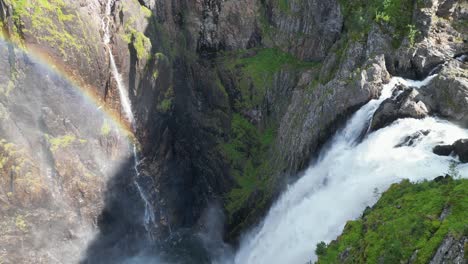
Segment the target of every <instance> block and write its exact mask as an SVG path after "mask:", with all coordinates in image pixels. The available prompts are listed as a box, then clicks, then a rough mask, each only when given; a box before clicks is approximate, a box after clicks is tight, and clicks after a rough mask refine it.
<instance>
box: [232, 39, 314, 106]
mask: <svg viewBox="0 0 468 264" xmlns="http://www.w3.org/2000/svg"><path fill="white" fill-rule="evenodd" d="M225 60H227V62H226V64H227V65H228V67H229V68H230V69H231V70H232V71H234V70H238V69H241V72H240V78H239V85H238V87H239V89H240V92H241V95H242V98H241V99H242V100H239V101H238V105H237V106H238V107H240V108H241V109H252V108H255V107H258V106H259V105H260V104H261V103H262V101H263V99H264V98H265V93H266V91H267V89H268V88H269V87H271V85H272V82H273V78H274V76H275V74H277V73H278V72H280V71H281V70H298V69H299V70H301V69H307V68H314V67H317V66H318V63H317V62H305V61H301V60H299V59H297V58H296V57H294V56H293V55H291V54H289V53H286V52H283V51H281V50H279V49H276V48H265V49H260V50H257V51H256V54H255V55H253V56H247V54H246V52H244V53H242V52H241V53H236V54H234V56H232V55H231V56H230V55H229V54H228V55H227V56H226V58H225Z"/></svg>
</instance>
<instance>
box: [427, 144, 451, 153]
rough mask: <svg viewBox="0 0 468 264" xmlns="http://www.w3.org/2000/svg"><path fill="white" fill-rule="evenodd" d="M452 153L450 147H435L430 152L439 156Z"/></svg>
mask: <svg viewBox="0 0 468 264" xmlns="http://www.w3.org/2000/svg"><path fill="white" fill-rule="evenodd" d="M452 151H453V146H452V145H437V146H435V147H434V148H433V149H432V152H434V154H436V155H439V156H449V155H450V154H451V153H452Z"/></svg>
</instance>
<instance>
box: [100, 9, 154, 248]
mask: <svg viewBox="0 0 468 264" xmlns="http://www.w3.org/2000/svg"><path fill="white" fill-rule="evenodd" d="M114 3H115V0H108V1H107V2H106V7H105V12H104V16H103V18H102V28H103V31H104V36H103V42H104V45H105V46H106V48H107V50H108V52H109V62H110V67H111V73H112V77H113V78H114V80H115V83H116V84H117V90H118V92H119V98H120V103H121V105H122V110H123V112H124V114H125V118H126V119H127V121H128V122H129V123H130V125H131V127H132V128H133V129H134V130H135V129H136V126H135V117H134V115H133V111H132V105H131V103H130V99H129V96H128V89H127V87H125V84H124V82H123V80H122V75H121V74H120V72H119V69H118V68H117V64H116V63H115V58H114V55H113V53H112V47H111V45H110V41H111V36H110V24H111V23H110V22H111V19H112V6H113V5H114ZM131 149H132V155H133V160H134V166H133V168H134V172H135V175H134V184H135V186H136V187H137V190H138V192H139V193H140V197H141V199H142V200H143V202H144V203H145V214H144V219H143V223H144V226H145V228H146V231H147V233H148V236H149V238H150V239H151V240H153V239H154V238H153V236H152V234H151V229H152V226H154V224H155V214H154V210H153V207H152V205H151V203H150V201H149V200H148V196H147V195H146V193H145V191H144V189H143V188H142V186H140V184H139V183H138V178H139V177H140V172H139V170H138V165H139V163H140V161H139V159H138V151H137V147H136V143H133V146H132V147H131Z"/></svg>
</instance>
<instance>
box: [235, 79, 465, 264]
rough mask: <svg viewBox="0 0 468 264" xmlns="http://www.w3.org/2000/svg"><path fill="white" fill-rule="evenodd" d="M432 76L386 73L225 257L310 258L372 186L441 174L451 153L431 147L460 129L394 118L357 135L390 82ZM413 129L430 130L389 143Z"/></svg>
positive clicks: (255, 261)
mask: <svg viewBox="0 0 468 264" xmlns="http://www.w3.org/2000/svg"><path fill="white" fill-rule="evenodd" d="M433 77H434V76H431V77H428V78H427V79H425V80H424V81H419V82H418V81H410V80H404V79H402V78H398V77H394V78H392V79H391V81H390V83H389V84H387V85H385V86H384V88H383V91H382V95H381V96H380V98H379V99H377V100H372V101H370V102H369V103H368V104H366V105H365V106H363V107H362V108H361V109H360V110H359V111H358V112H356V113H355V114H354V115H353V117H352V118H351V119H350V120H349V121H348V123H347V125H346V127H345V128H344V129H343V130H342V131H340V132H338V133H337V134H336V135H335V136H334V138H333V139H332V141H331V142H330V144H329V145H328V146H329V147H328V148H326V149H324V150H323V151H322V153H321V155H320V156H319V159H318V161H317V162H316V163H315V164H314V165H312V166H311V167H310V168H309V169H307V171H306V172H305V174H304V175H303V177H302V178H300V179H299V180H298V181H297V182H296V183H294V184H293V185H291V186H289V187H288V189H287V190H286V191H285V193H283V194H282V196H281V197H280V199H279V200H278V201H277V202H276V204H275V205H274V206H273V207H272V208H271V209H270V211H269V213H268V215H267V217H266V218H265V219H264V221H263V223H262V224H261V225H260V226H259V227H258V228H256V229H254V230H252V231H251V232H250V234H248V235H247V236H245V237H244V238H243V240H242V242H241V246H240V248H239V250H238V252H237V253H236V255H235V257H234V260H233V261H230V262H234V263H236V264H262V263H265V264H266V263H268V264H275V263H278V264H283V263H307V262H309V261H315V260H316V259H317V257H316V256H315V253H314V250H315V245H316V244H317V243H319V242H320V241H325V242H327V243H328V242H330V241H331V240H333V239H336V238H337V236H338V235H340V233H341V232H342V230H343V228H344V226H345V224H346V222H347V221H348V220H351V219H356V218H358V217H359V216H360V215H361V214H362V212H363V211H364V209H365V208H366V207H367V206H371V205H373V204H374V203H375V202H376V201H377V199H378V197H376V195H375V190H376V188H377V189H378V190H379V192H382V191H385V190H386V189H388V187H389V186H390V185H391V184H392V183H396V182H399V181H401V180H402V179H410V180H411V181H420V180H424V179H428V180H430V179H433V178H435V177H437V176H439V175H444V174H445V173H446V172H447V171H448V168H449V164H450V162H451V160H453V159H454V158H453V157H441V156H437V155H435V154H433V153H432V148H433V147H434V146H435V145H437V144H441V143H446V144H451V143H453V142H454V141H456V140H458V139H460V138H468V131H467V130H464V129H461V128H459V127H457V126H455V125H453V124H450V123H449V122H447V121H444V120H440V119H438V118H433V117H428V118H425V119H422V120H416V119H409V118H408V119H401V120H398V121H396V122H394V123H393V124H392V125H390V126H388V127H386V128H383V129H380V130H378V131H376V132H374V133H371V134H369V135H367V136H366V137H365V138H364V139H363V141H362V142H359V137H360V135H361V133H362V131H363V130H366V129H367V127H366V126H368V124H369V122H370V120H371V118H372V116H373V114H374V112H375V111H376V109H377V108H378V107H379V105H380V104H381V103H382V102H383V100H385V99H386V98H388V97H390V96H391V94H392V89H393V88H394V86H395V85H396V84H397V83H403V84H405V85H407V86H413V87H418V88H421V87H422V86H424V85H426V84H427V83H428V82H430V80H431V79H432V78H433ZM421 89H424V87H422V88H421ZM421 130H430V133H429V134H428V135H427V136H424V137H421V138H419V139H418V141H417V142H416V143H415V145H413V146H402V147H395V146H396V145H398V144H400V143H401V142H402V140H403V139H404V138H405V137H407V136H410V135H412V134H414V133H417V132H418V131H421ZM458 169H459V171H460V174H461V175H462V176H463V177H467V176H468V165H459V166H458Z"/></svg>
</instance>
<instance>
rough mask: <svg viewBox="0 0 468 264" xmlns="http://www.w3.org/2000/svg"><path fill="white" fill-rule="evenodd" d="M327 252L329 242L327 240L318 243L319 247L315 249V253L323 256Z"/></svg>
mask: <svg viewBox="0 0 468 264" xmlns="http://www.w3.org/2000/svg"><path fill="white" fill-rule="evenodd" d="M326 252H327V244H325V242H323V241H321V242H320V243H318V244H317V248H316V249H315V254H317V256H323V255H325V253H326Z"/></svg>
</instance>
